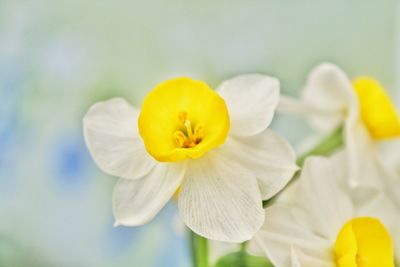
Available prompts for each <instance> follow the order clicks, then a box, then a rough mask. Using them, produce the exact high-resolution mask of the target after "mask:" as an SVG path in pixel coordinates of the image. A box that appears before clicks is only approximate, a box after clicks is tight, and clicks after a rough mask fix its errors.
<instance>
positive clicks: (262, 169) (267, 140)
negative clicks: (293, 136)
mask: <svg viewBox="0 0 400 267" xmlns="http://www.w3.org/2000/svg"><path fill="white" fill-rule="evenodd" d="M221 150H222V151H223V152H224V153H226V154H227V155H229V156H230V157H232V158H234V159H236V160H237V161H238V162H241V163H242V164H243V165H244V166H246V168H248V169H250V170H251V171H252V172H253V173H254V175H255V176H256V177H257V180H258V182H259V185H260V190H261V196H262V198H263V199H264V200H266V199H269V198H271V197H273V196H274V195H275V194H277V193H278V192H279V191H280V190H282V189H283V188H284V187H285V185H286V184H287V183H288V182H289V181H290V180H291V178H292V177H293V175H294V173H295V172H296V171H297V170H298V167H297V165H296V163H295V161H296V155H295V152H294V150H293V148H292V147H291V146H290V144H289V143H288V142H287V141H286V140H285V139H283V138H282V137H280V136H278V135H277V134H275V133H274V132H273V131H271V130H268V129H267V130H265V131H263V132H262V133H259V134H257V135H254V136H249V137H232V138H229V139H228V140H227V142H226V143H225V144H224V145H223V146H221Z"/></svg>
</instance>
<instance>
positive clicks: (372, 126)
mask: <svg viewBox="0 0 400 267" xmlns="http://www.w3.org/2000/svg"><path fill="white" fill-rule="evenodd" d="M353 87H354V89H355V91H356V94H357V97H358V100H359V103H360V115H361V118H362V120H363V121H364V123H365V125H366V126H367V128H368V130H369V132H370V133H371V136H372V137H373V138H375V139H388V138H393V137H399V136H400V118H399V115H398V114H397V111H396V107H395V105H394V104H393V102H392V101H391V100H390V97H389V96H388V95H387V93H386V91H385V89H384V88H383V87H382V86H381V85H380V84H379V83H378V82H377V81H375V80H373V79H371V78H368V77H361V78H358V79H356V80H354V81H353Z"/></svg>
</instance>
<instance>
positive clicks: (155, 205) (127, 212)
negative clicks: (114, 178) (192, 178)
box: [113, 163, 185, 226]
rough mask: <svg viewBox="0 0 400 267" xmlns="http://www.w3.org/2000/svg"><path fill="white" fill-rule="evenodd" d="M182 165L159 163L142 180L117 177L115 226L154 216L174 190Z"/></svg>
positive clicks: (114, 201) (147, 219) (114, 207)
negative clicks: (118, 178)
mask: <svg viewBox="0 0 400 267" xmlns="http://www.w3.org/2000/svg"><path fill="white" fill-rule="evenodd" d="M184 170H185V165H184V164H171V163H159V164H157V165H156V166H155V167H154V168H153V169H152V170H151V172H150V173H149V174H147V175H146V176H145V177H143V178H142V179H137V180H128V179H120V180H119V181H118V183H117V184H116V185H115V187H114V192H113V212H114V216H115V219H116V223H115V224H116V225H126V226H136V225H142V224H145V223H147V222H149V221H150V220H152V219H153V218H154V216H155V215H156V214H157V213H158V212H159V211H160V210H161V209H162V207H164V205H165V204H166V203H167V202H168V200H169V199H170V198H171V197H172V196H173V194H174V193H175V192H176V190H177V189H178V187H179V185H180V184H181V181H182V178H183V175H184Z"/></svg>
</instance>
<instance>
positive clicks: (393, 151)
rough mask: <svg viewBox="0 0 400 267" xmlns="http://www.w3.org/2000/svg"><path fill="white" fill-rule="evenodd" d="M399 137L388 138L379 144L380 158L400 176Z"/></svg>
mask: <svg viewBox="0 0 400 267" xmlns="http://www.w3.org/2000/svg"><path fill="white" fill-rule="evenodd" d="M399 151H400V139H395V140H388V141H386V142H383V143H382V144H381V146H380V152H381V155H382V158H383V160H384V161H385V162H387V164H388V165H389V166H391V167H392V168H393V169H394V170H395V171H396V172H397V174H398V175H399V176H400V153H399Z"/></svg>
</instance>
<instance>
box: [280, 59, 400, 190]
mask: <svg viewBox="0 0 400 267" xmlns="http://www.w3.org/2000/svg"><path fill="white" fill-rule="evenodd" d="M280 109H281V111H283V112H285V111H286V112H292V113H297V114H302V115H305V116H306V117H307V118H308V119H309V121H310V123H311V124H312V125H314V126H315V127H316V128H317V129H318V130H320V131H321V132H330V131H333V130H334V129H336V128H338V127H340V126H341V125H344V142H345V151H346V152H345V153H344V154H343V156H345V157H346V162H347V163H348V164H349V168H348V170H349V172H350V174H349V177H350V180H349V183H350V184H351V185H352V186H363V187H368V186H373V187H375V186H381V185H382V183H381V181H379V180H380V179H381V177H390V176H393V175H394V172H393V170H391V168H390V167H389V166H388V164H385V163H384V162H383V161H382V158H381V156H380V152H379V145H380V143H381V141H382V140H396V139H397V140H400V117H399V115H398V114H397V111H396V108H395V106H394V104H393V103H392V101H391V100H390V98H389V96H388V95H387V94H386V92H385V90H384V88H383V87H382V86H381V85H380V84H379V83H378V82H377V81H376V80H374V79H371V78H369V77H360V78H357V79H355V80H354V81H353V82H352V81H350V79H349V78H348V77H347V75H346V74H345V73H344V72H343V71H342V70H341V69H340V68H339V67H337V66H335V65H333V64H327V63H325V64H321V65H319V66H317V67H316V68H315V69H314V70H313V71H311V73H310V75H309V77H308V80H307V83H306V85H305V88H304V90H303V91H302V101H301V102H300V103H298V102H296V101H295V100H292V99H289V98H282V99H281V103H280ZM388 179H389V180H390V179H393V177H392V178H388ZM399 180H400V179H399Z"/></svg>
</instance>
